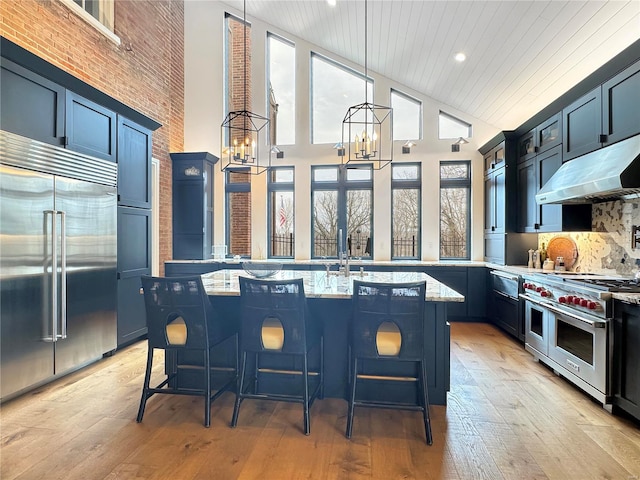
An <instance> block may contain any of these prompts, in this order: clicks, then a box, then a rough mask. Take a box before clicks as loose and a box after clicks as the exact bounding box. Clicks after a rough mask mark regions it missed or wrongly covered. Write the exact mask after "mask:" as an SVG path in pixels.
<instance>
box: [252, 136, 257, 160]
mask: <svg viewBox="0 0 640 480" xmlns="http://www.w3.org/2000/svg"><path fill="white" fill-rule="evenodd" d="M251 158H256V141H255V140H252V141H251Z"/></svg>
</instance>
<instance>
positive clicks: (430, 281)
mask: <svg viewBox="0 0 640 480" xmlns="http://www.w3.org/2000/svg"><path fill="white" fill-rule="evenodd" d="M240 276H244V277H248V276H249V274H248V273H246V272H245V271H244V270H229V269H226V270H218V271H217V272H211V273H205V274H203V275H202V283H203V285H204V289H205V291H206V292H207V295H228V296H235V295H240V285H239V283H238V277H240ZM291 278H302V279H303V281H304V290H305V294H306V296H307V297H309V298H350V297H351V295H352V293H353V280H356V279H357V280H363V281H367V282H385V283H386V282H419V281H422V280H425V281H426V282H427V292H426V295H425V300H426V301H428V302H464V296H463V295H461V294H459V293H458V292H456V291H455V290H453V289H451V288H449V287H447V286H446V285H444V284H442V283H440V282H438V281H437V280H435V279H434V278H432V277H430V276H429V275H427V274H426V273H420V272H364V274H363V275H361V274H360V272H353V273H352V274H351V275H350V276H349V277H345V276H344V275H337V274H336V273H335V272H334V273H333V274H330V275H329V276H328V277H327V273H326V272H325V271H324V270H320V271H304V270H282V271H280V272H278V273H277V274H276V275H274V276H273V277H271V279H280V280H282V279H291Z"/></svg>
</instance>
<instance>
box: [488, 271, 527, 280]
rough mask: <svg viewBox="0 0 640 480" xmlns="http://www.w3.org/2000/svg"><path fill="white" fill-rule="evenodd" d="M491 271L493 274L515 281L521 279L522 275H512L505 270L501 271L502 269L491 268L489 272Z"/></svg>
mask: <svg viewBox="0 0 640 480" xmlns="http://www.w3.org/2000/svg"><path fill="white" fill-rule="evenodd" d="M489 273H491V275H495V276H496V277H502V278H504V279H507V280H512V281H514V282H518V281H520V276H519V275H512V274H509V273H504V272H501V271H500V270H491V272H489Z"/></svg>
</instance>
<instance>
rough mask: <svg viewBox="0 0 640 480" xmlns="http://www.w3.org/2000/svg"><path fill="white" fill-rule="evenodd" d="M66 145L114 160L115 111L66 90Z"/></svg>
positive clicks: (72, 148) (77, 150)
mask: <svg viewBox="0 0 640 480" xmlns="http://www.w3.org/2000/svg"><path fill="white" fill-rule="evenodd" d="M65 123H66V135H65V145H66V147H67V148H69V149H70V150H74V151H76V152H81V153H85V154H87V155H91V156H92V157H97V158H103V159H105V160H110V161H112V162H115V161H116V113H115V112H113V111H111V110H109V109H107V108H104V107H102V106H100V105H98V104H97V103H94V102H92V101H90V100H87V99H86V98H82V97H81V96H80V95H76V94H75V93H73V92H70V91H67V92H66V108H65Z"/></svg>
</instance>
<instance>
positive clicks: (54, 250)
mask: <svg viewBox="0 0 640 480" xmlns="http://www.w3.org/2000/svg"><path fill="white" fill-rule="evenodd" d="M57 213H58V212H57V211H55V210H45V211H44V216H45V219H46V218H48V217H50V218H51V332H44V336H43V337H42V340H43V341H45V342H55V341H56V340H57V339H58V238H57V237H58V225H57V222H56V214H57ZM45 269H46V266H45Z"/></svg>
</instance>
